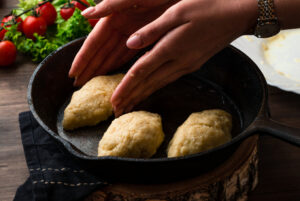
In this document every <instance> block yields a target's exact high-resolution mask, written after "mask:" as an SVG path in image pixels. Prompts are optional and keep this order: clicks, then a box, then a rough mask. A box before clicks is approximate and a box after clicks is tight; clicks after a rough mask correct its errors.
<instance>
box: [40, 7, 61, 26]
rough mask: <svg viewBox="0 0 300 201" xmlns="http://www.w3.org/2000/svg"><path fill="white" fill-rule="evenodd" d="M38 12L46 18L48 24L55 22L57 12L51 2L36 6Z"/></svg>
mask: <svg viewBox="0 0 300 201" xmlns="http://www.w3.org/2000/svg"><path fill="white" fill-rule="evenodd" d="M36 12H37V13H38V14H39V15H40V17H43V18H44V19H45V20H46V22H47V25H52V24H54V22H55V20H56V17H57V13H56V10H55V8H54V6H53V5H52V4H51V3H50V2H47V3H45V4H43V5H41V6H40V7H38V8H36Z"/></svg>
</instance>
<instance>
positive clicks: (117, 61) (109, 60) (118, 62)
mask: <svg viewBox="0 0 300 201" xmlns="http://www.w3.org/2000/svg"><path fill="white" fill-rule="evenodd" d="M126 39H127V38H126V37H124V38H123V39H122V40H121V41H120V42H119V44H120V46H119V47H118V48H114V49H113V50H112V52H111V53H110V54H109V56H107V57H106V59H105V60H104V62H103V64H102V65H101V68H98V69H97V70H96V72H95V75H103V74H106V73H107V72H110V71H112V70H115V69H116V68H119V67H121V66H122V65H123V64H124V63H126V62H127V61H129V60H130V59H131V58H132V57H133V56H134V55H135V54H136V53H137V51H136V50H130V49H128V48H127V47H126V45H125V42H126Z"/></svg>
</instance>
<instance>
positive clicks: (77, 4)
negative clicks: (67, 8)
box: [71, 0, 90, 10]
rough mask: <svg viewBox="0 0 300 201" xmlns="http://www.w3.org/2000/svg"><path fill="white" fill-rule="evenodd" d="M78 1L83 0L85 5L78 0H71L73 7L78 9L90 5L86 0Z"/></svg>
mask: <svg viewBox="0 0 300 201" xmlns="http://www.w3.org/2000/svg"><path fill="white" fill-rule="evenodd" d="M80 1H81V2H83V3H84V4H86V5H87V6H85V5H83V4H82V3H80V2H78V1H71V3H72V4H74V5H75V7H76V8H78V9H79V10H85V9H86V8H87V7H89V6H90V4H89V3H88V2H87V1H86V0H80Z"/></svg>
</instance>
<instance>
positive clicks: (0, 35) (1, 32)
mask: <svg viewBox="0 0 300 201" xmlns="http://www.w3.org/2000/svg"><path fill="white" fill-rule="evenodd" d="M6 32H7V31H6V30H5V29H4V28H1V31H0V40H3V38H4V36H5V33H6Z"/></svg>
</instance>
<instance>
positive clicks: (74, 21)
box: [5, 8, 92, 62]
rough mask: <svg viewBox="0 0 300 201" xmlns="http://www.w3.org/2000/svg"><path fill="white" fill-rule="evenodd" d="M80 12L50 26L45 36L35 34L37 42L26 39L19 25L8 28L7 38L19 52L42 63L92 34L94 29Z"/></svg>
mask: <svg viewBox="0 0 300 201" xmlns="http://www.w3.org/2000/svg"><path fill="white" fill-rule="evenodd" d="M80 12H81V11H80V10H79V9H77V8H76V9H75V11H74V14H73V15H72V17H70V18H69V19H68V20H67V21H62V22H61V23H59V24H55V25H52V26H49V27H48V28H47V32H46V35H45V36H39V35H37V34H35V38H36V39H35V40H32V39H29V38H26V36H25V35H24V34H22V33H21V32H19V31H18V30H17V25H12V26H11V27H8V28H7V30H8V31H7V32H6V34H5V38H6V39H8V40H11V41H12V42H13V43H14V44H15V45H16V47H17V49H18V51H20V52H22V53H24V54H25V55H29V56H30V57H31V58H32V60H33V61H35V62H40V61H41V60H43V59H44V58H45V57H46V56H47V55H48V54H50V53H51V52H53V51H54V50H56V49H57V48H58V47H60V46H61V45H64V44H66V43H68V42H70V41H72V40H74V39H76V38H79V37H82V36H86V35H88V34H89V33H90V31H91V30H92V27H91V25H90V24H89V22H88V21H87V20H86V19H85V18H84V17H83V16H82V15H81V14H80Z"/></svg>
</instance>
